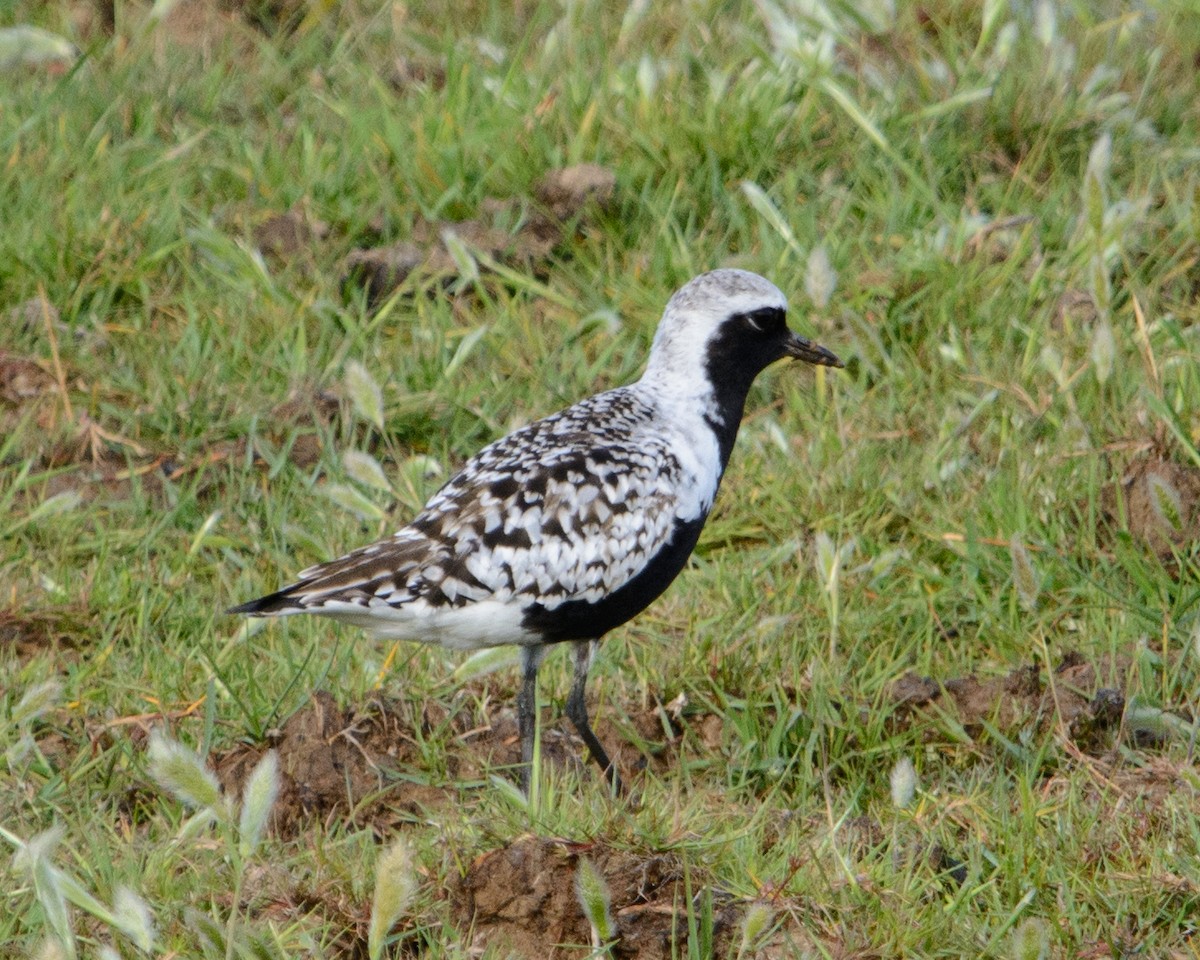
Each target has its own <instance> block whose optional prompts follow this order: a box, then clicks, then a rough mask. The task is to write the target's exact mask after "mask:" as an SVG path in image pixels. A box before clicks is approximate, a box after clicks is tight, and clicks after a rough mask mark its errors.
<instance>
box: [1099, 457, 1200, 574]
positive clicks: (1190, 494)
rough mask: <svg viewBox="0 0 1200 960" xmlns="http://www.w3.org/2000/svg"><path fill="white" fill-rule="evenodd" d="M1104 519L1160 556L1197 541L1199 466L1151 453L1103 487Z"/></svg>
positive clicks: (1199, 536) (1199, 526)
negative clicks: (1119, 527)
mask: <svg viewBox="0 0 1200 960" xmlns="http://www.w3.org/2000/svg"><path fill="white" fill-rule="evenodd" d="M1102 506H1103V508H1104V511H1105V513H1106V514H1107V515H1108V517H1109V519H1110V520H1111V521H1112V522H1113V523H1115V524H1117V525H1119V526H1124V527H1125V528H1126V529H1128V531H1129V533H1130V534H1131V535H1132V536H1133V537H1134V538H1135V539H1137V540H1141V541H1142V542H1143V543H1145V544H1146V545H1147V546H1149V547H1150V549H1151V550H1153V551H1154V552H1155V553H1157V554H1158V555H1159V556H1160V557H1168V556H1170V555H1171V553H1172V551H1173V550H1175V549H1187V548H1188V547H1189V546H1191V545H1192V544H1195V543H1197V542H1200V468H1197V467H1195V466H1193V465H1191V464H1182V463H1175V462H1173V461H1171V460H1165V459H1162V458H1161V457H1158V456H1154V455H1150V456H1146V457H1142V458H1139V459H1137V460H1135V461H1134V462H1133V463H1131V464H1130V465H1129V469H1128V470H1126V471H1125V475H1124V476H1123V477H1122V478H1121V480H1120V482H1119V484H1112V485H1110V486H1108V487H1107V488H1105V491H1104V496H1103V498H1102Z"/></svg>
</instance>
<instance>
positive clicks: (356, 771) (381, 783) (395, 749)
mask: <svg viewBox="0 0 1200 960" xmlns="http://www.w3.org/2000/svg"><path fill="white" fill-rule="evenodd" d="M469 700H470V698H469V697H461V698H459V703H458V704H457V705H456V706H455V707H453V708H451V709H447V708H446V707H443V706H442V705H440V704H436V703H429V704H426V705H425V706H423V707H421V708H419V709H418V708H415V707H413V706H411V705H409V704H406V703H405V702H403V701H398V700H385V699H378V700H374V701H371V702H370V703H368V704H366V705H365V706H364V707H362V708H361V709H359V710H343V709H341V708H340V707H339V706H338V705H337V703H336V702H335V701H334V699H333V697H332V696H331V695H330V694H328V693H326V692H325V691H317V692H316V693H314V694H313V695H312V697H311V699H310V700H309V702H308V703H307V704H305V706H304V707H302V708H301V709H300V710H297V711H296V712H295V713H294V714H292V716H291V717H289V718H288V720H287V721H286V722H285V723H284V724H283V726H282V727H281V728H279V729H277V730H274V731H272V732H271V733H270V734H269V735H268V736H267V739H266V742H265V743H262V744H246V743H243V744H239V745H237V746H235V747H234V748H232V749H231V750H228V751H226V752H224V753H219V754H217V755H216V756H215V757H214V764H215V766H216V770H217V775H218V777H219V778H220V780H221V783H222V784H223V785H224V788H225V789H226V790H227V791H232V792H234V793H235V794H240V792H241V789H242V785H243V783H244V782H245V779H246V777H247V776H249V774H250V771H251V770H253V769H254V767H255V765H256V764H257V763H258V761H259V760H260V759H261V757H262V755H263V754H264V753H265V752H266V751H267V750H268V749H275V750H276V751H278V754H279V769H280V774H281V785H280V792H279V799H278V800H277V801H276V804H275V813H274V820H273V826H274V829H275V830H276V831H278V832H279V833H281V834H283V835H287V836H290V835H292V834H294V833H296V832H297V831H298V830H299V829H300V827H301V826H302V825H303V824H304V823H305V822H307V821H310V820H311V819H313V818H316V819H319V820H323V821H326V822H329V823H332V822H334V821H335V820H337V821H345V820H349V821H350V822H352V823H355V824H358V825H360V826H361V825H370V826H371V827H373V828H374V829H376V830H378V831H380V832H381V833H383V832H386V831H387V830H388V829H390V828H391V827H392V826H394V825H396V824H397V823H401V822H404V821H407V820H411V819H412V818H413V817H414V816H419V815H422V814H423V812H424V811H426V810H428V809H430V808H436V807H439V806H441V805H443V804H445V803H447V802H451V801H453V799H454V798H455V797H456V796H457V793H458V790H459V789H460V786H461V785H462V784H464V783H472V782H480V781H482V780H484V779H485V778H486V777H487V776H488V774H490V773H495V774H498V775H501V776H509V777H513V776H515V774H514V772H513V771H514V770H515V769H516V767H517V765H518V763H519V762H520V758H521V752H520V743H519V740H518V735H517V720H516V715H515V713H514V711H513V709H512V707H511V706H507V705H505V706H501V707H500V708H499V709H497V710H495V711H494V712H491V713H487V714H484V715H481V714H480V713H479V712H478V711H477V710H476V709H475V708H474V707H473V706H472V705H471V703H470V702H468V701H469ZM629 720H630V722H631V723H632V724H633V726H634V729H635V730H637V731H638V734H639V737H640V738H641V741H642V742H643V743H644V744H647V745H648V747H649V748H650V749H651V755H650V756H649V757H647V756H646V755H644V754H642V753H641V752H640V751H639V750H638V748H637V747H636V746H634V745H633V744H630V743H629V742H628V741H627V740H626V739H625V737H624V735H623V734H622V733H621V732H620V730H619V728H618V729H614V727H613V726H612V725H610V724H608V723H602V724H598V725H597V729H598V731H599V735H601V736H602V737H604V738H605V742H606V743H608V744H611V747H612V749H613V751H614V756H615V757H616V758H617V760H616V762H617V764H618V766H619V768H620V769H621V772H622V774H623V775H624V776H625V778H626V780H630V779H632V777H633V776H635V775H636V774H637V773H638V772H639V771H640V770H643V769H645V768H646V767H647V766H649V765H654V766H656V767H659V768H661V769H665V768H666V767H667V766H668V763H669V761H668V757H669V751H670V750H671V748H672V747H673V746H674V745H676V744H677V743H678V737H677V738H676V739H675V740H671V741H666V742H659V741H661V739H662V737H663V731H662V726H661V722H660V720H659V719H658V716H657V714H656V713H654V712H653V711H645V712H644V713H643V714H638V713H634V714H633V715H632V716H631V717H630V718H629ZM656 733H657V737H658V741H656V740H655V736H656ZM425 737H434V738H436V739H438V740H442V741H448V742H450V744H451V746H450V748H449V750H448V751H447V753H446V756H445V764H446V773H447V777H446V780H445V782H443V783H437V782H429V781H430V778H431V771H430V770H429V765H428V763H427V761H426V760H425V759H424V758H423V757H422V756H421V747H420V742H421V740H422V739H423V738H425ZM542 762H543V763H549V764H551V765H554V766H557V767H566V766H572V767H575V768H576V769H581V770H582V769H590V767H588V766H587V765H586V755H585V753H584V752H583V749H582V746H581V744H580V742H579V741H578V739H577V738H575V737H574V736H573V735H572V734H570V733H568V732H566V731H565V730H564V729H563V721H562V720H561V719H559V718H556V722H555V723H554V724H552V725H551V724H544V725H543V729H542ZM406 768H407V772H410V773H411V776H405V775H404V774H405V772H406ZM397 772H399V773H400V774H401V775H400V776H397ZM433 779H434V780H435V781H436V779H437V778H436V776H434V777H433Z"/></svg>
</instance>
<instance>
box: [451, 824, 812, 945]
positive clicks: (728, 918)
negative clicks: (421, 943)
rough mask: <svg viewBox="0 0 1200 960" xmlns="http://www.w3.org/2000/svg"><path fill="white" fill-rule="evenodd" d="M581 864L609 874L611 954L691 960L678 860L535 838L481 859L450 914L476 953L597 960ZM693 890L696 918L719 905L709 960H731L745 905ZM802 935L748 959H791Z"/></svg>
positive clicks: (778, 938) (456, 885)
mask: <svg viewBox="0 0 1200 960" xmlns="http://www.w3.org/2000/svg"><path fill="white" fill-rule="evenodd" d="M583 858H586V859H588V860H590V861H591V863H592V864H593V865H594V866H595V867H596V869H597V870H598V871H599V873H600V874H601V876H603V878H604V881H605V884H606V886H607V887H608V891H609V895H610V899H609V904H610V907H611V913H612V920H613V922H614V924H615V927H616V931H617V939H616V941H615V942H614V944H613V945H612V948H611V953H610V954H607V955H609V956H613V957H619V958H623V960H651V958H654V960H658V958H665V957H673V956H687V955H688V919H687V913H688V911H687V898H688V889H689V884H688V883H686V882H685V872H684V868H683V865H682V863H681V862H680V861H679V860H678V858H676V857H675V856H674V855H673V854H670V853H659V854H652V855H649V856H646V855H638V854H636V853H632V852H629V851H625V850H616V849H613V848H611V847H606V846H603V845H600V844H583V843H572V842H570V841H568V840H550V839H545V838H542V837H535V836H524V837H519V838H518V839H516V840H514V841H513V842H512V843H510V844H508V845H507V846H504V847H501V848H500V849H498V850H492V851H490V852H488V853H485V854H483V855H482V856H480V857H478V858H477V859H476V860H475V862H474V863H472V864H471V865H470V866H469V867H468V868H467V871H466V873H465V874H464V875H463V876H462V877H458V878H455V879H454V880H452V881H451V884H450V887H449V898H450V907H451V915H452V917H453V919H454V922H455V923H456V924H457V925H458V926H459V928H460V929H461V930H463V931H468V930H469V931H470V936H471V951H472V953H476V952H482V951H483V950H484V949H485V948H487V947H489V946H491V947H493V948H497V947H498V948H500V949H501V950H503V951H504V955H507V956H513V957H530V958H539V960H541V958H551V960H553V958H565V957H583V956H590V955H592V954H593V947H592V931H591V927H590V924H589V922H588V920H587V919H586V918H585V916H584V913H583V909H582V908H581V906H580V904H579V898H578V896H577V894H576V878H577V876H578V871H579V864H580V861H581V859H583ZM690 889H691V890H692V891H700V892H699V893H696V894H695V895H694V896H693V907H694V912H695V915H696V917H697V918H699V917H700V916H701V915H702V914H703V909H702V903H703V901H704V899H705V898H706V897H711V899H712V930H711V938H712V939H711V943H712V955H713V956H726V955H730V954H731V952H732V951H731V946H732V945H734V944H735V943H736V942H737V940H738V939H739V938H740V936H741V930H740V927H741V924H740V921H741V919H742V917H743V916H744V915H745V908H746V906H747V905H746V904H743V903H738V902H735V901H734V900H733V898H732V897H730V896H729V895H728V894H726V893H724V892H722V891H720V890H715V889H712V888H706V887H705V886H704V885H703V883H702V882H701V880H700V878H698V877H696V876H695V875H694V874H693V875H692V877H691V884H690ZM795 935H796V934H795V932H794V931H787V930H783V931H777V932H776V933H774V934H772V935H771V936H770V937H769V938H768V940H767V942H766V943H762V944H758V945H756V946H755V948H754V949H753V951H752V952H750V953H747V954H745V955H746V956H748V957H750V956H753V957H765V956H786V955H788V954H787V953H786V952H782V951H784V949H785V947H786V946H788V945H790V946H792V947H793V948H794V947H795V944H794V943H793V942H792V939H793V938H794V936H795Z"/></svg>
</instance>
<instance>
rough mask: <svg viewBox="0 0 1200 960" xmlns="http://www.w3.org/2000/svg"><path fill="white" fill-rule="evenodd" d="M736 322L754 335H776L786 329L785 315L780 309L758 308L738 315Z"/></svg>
mask: <svg viewBox="0 0 1200 960" xmlns="http://www.w3.org/2000/svg"><path fill="white" fill-rule="evenodd" d="M737 320H739V321H740V322H742V323H744V324H745V325H746V326H747V327H748V328H749V329H750V330H752V331H754V332H755V333H764V334H768V335H778V334H780V333H782V332H783V330H784V329H785V328H786V327H787V314H786V313H785V312H784V310H783V309H782V308H781V307H760V308H759V309H758V310H751V311H750V312H749V313H741V314H738V315H737Z"/></svg>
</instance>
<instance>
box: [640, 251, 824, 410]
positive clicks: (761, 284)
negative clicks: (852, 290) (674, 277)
mask: <svg viewBox="0 0 1200 960" xmlns="http://www.w3.org/2000/svg"><path fill="white" fill-rule="evenodd" d="M785 357H793V358H795V359H797V360H804V361H806V362H808V363H813V364H817V365H819V366H827V367H840V366H842V365H843V364H842V361H841V360H839V359H838V358H837V356H835V355H834V354H833V353H831V352H830V351H829V350H826V349H825V348H824V347H822V346H820V345H819V344H816V343H813V342H812V341H811V340H808V339H807V338H805V337H802V336H800V335H799V334H798V333H795V332H793V331H792V330H790V329H788V325H787V298H786V297H784V295H783V293H782V292H781V291H780V290H779V288H778V287H777V286H775V284H773V283H771V281H769V280H767V279H765V278H763V277H760V276H759V275H758V274H756V273H750V272H749V271H746V270H713V271H712V272H711V273H702V274H701V275H700V276H698V277H696V278H695V279H693V280H691V281H690V282H688V283H687V284H685V285H684V286H683V287H682V288H681V289H680V290H679V291H678V292H677V293H676V294H675V295H674V296H673V297H671V299H670V300H669V301H668V302H667V308H666V310H665V311H664V312H663V317H662V320H661V321H660V322H659V325H658V332H657V333H655V335H654V344H653V346H652V347H651V350H650V361H649V363H648V364H647V367H646V375H647V377H650V378H652V379H665V380H669V381H672V382H674V383H676V384H678V385H679V386H680V387H682V386H684V385H685V384H687V383H688V381H689V380H690V381H691V382H692V383H695V384H698V385H699V384H701V383H703V382H704V381H707V383H710V384H712V385H713V386H714V387H716V388H717V389H718V390H720V389H721V387H722V386H723V385H726V384H727V385H728V386H729V387H730V388H732V389H734V390H740V391H741V392H742V396H743V397H744V396H745V392H744V391H745V390H747V389H749V386H750V383H751V382H753V380H754V378H755V377H756V376H758V374H759V373H760V372H761V371H762V370H763V369H764V368H765V367H767V366H768V365H769V364H772V363H774V362H775V361H776V360H782V359H783V358H785ZM739 414H740V411H739Z"/></svg>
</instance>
